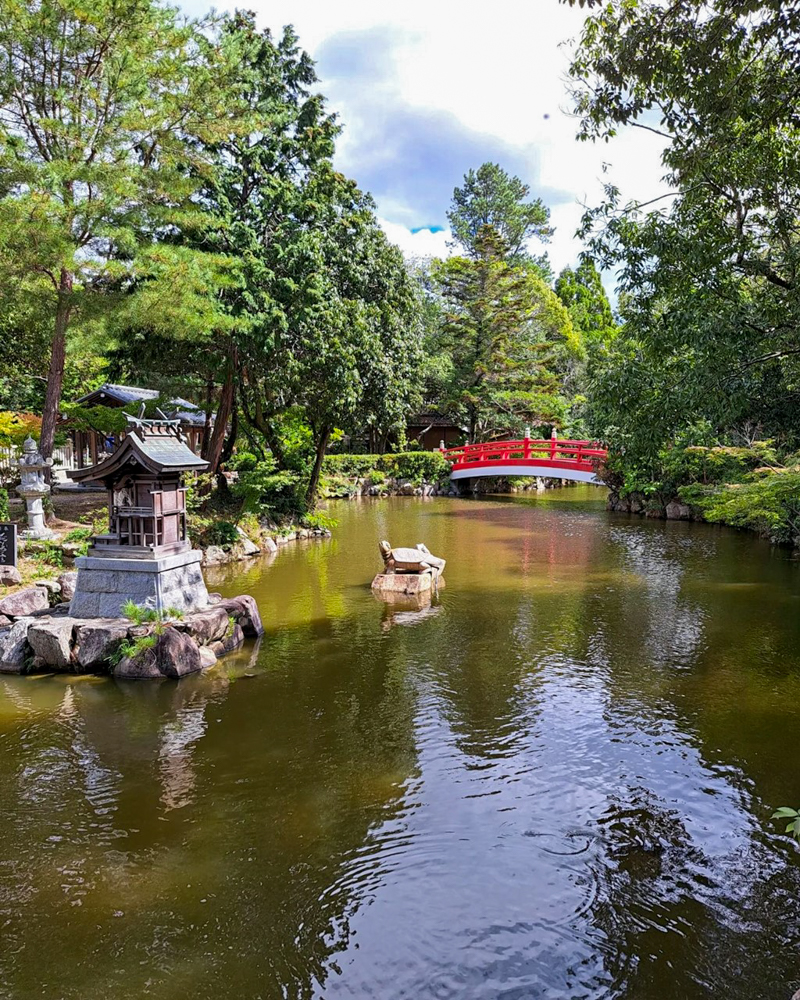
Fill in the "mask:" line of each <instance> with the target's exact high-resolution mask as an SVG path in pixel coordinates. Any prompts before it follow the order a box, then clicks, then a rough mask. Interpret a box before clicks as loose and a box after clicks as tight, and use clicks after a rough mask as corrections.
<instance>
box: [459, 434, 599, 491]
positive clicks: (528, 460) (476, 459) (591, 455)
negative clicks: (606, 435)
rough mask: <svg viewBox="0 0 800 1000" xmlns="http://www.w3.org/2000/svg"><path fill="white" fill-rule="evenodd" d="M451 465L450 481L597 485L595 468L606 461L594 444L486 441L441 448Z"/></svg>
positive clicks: (591, 442)
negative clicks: (525, 479)
mask: <svg viewBox="0 0 800 1000" xmlns="http://www.w3.org/2000/svg"><path fill="white" fill-rule="evenodd" d="M441 452H442V454H443V455H444V457H445V458H446V459H447V460H448V462H451V463H452V470H451V472H450V478H451V479H478V478H481V477H485V476H545V477H550V478H552V479H576V480H578V481H579V482H582V483H599V482H600V479H599V478H598V476H597V471H598V469H599V467H600V466H601V465H602V464H603V463H604V462H605V460H606V458H607V457H608V452H607V451H606V449H605V448H600V447H598V445H597V443H596V442H594V441H562V440H560V439H559V438H546V439H545V438H543V439H536V438H527V437H526V438H522V439H521V440H519V441H486V442H483V443H481V444H465V445H462V446H461V447H460V448H442V449H441Z"/></svg>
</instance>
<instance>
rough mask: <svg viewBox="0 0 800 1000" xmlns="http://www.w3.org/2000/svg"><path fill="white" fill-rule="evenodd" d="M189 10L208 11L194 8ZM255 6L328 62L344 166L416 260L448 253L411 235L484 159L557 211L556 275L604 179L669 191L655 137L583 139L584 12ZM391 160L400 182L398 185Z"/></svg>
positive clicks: (422, 2) (640, 196) (640, 192)
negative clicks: (573, 65)
mask: <svg viewBox="0 0 800 1000" xmlns="http://www.w3.org/2000/svg"><path fill="white" fill-rule="evenodd" d="M185 6H186V7H187V9H191V10H192V12H194V13H200V12H201V10H202V9H203V8H202V7H201V6H199V4H198V0H188V2H187V3H186V4H185ZM228 6H230V7H231V8H232V7H233V6H234V4H232V3H231V4H229V5H228ZM248 6H252V7H254V9H255V10H256V13H257V16H258V20H259V24H260V26H263V27H267V26H268V27H270V28H271V29H272V30H273V31H279V30H280V29H281V27H282V26H283V25H284V24H288V23H291V24H293V25H294V27H295V30H296V31H297V33H298V35H299V37H300V43H301V45H302V46H303V47H304V48H306V49H307V50H308V51H309V52H310V53H311V55H312V56H313V57H315V58H317V57H318V56H320V57H321V59H320V64H319V70H320V75H321V90H322V92H323V93H325V94H326V95H327V96H328V97H329V98H330V104H331V106H332V107H333V108H334V110H336V111H337V112H338V113H339V115H340V118H341V120H342V122H343V124H344V126H345V133H344V136H343V137H342V140H341V142H340V146H339V152H338V154H337V162H338V163H339V164H340V166H341V167H342V169H344V170H346V171H347V172H348V173H349V174H350V175H351V176H353V177H355V179H356V180H357V181H358V182H359V183H361V184H362V186H364V187H366V188H368V189H370V190H371V191H372V193H373V194H374V195H375V196H376V200H377V204H378V214H379V216H380V217H381V219H382V220H383V221H382V224H383V226H384V229H385V230H386V231H387V233H389V235H390V238H391V239H393V240H394V241H395V242H397V243H398V245H400V246H402V248H403V249H404V250H405V251H406V252H410V253H429V252H431V253H442V252H445V250H446V248H445V241H446V238H447V236H446V234H444V233H430V232H424V231H423V232H420V233H416V234H413V233H412V232H411V230H412V229H414V228H418V227H428V226H444V225H446V220H445V212H446V210H447V202H448V200H449V193H450V192H451V191H452V187H453V186H454V184H455V183H457V182H458V181H459V180H460V176H461V175H463V172H464V170H465V169H467V168H468V167H470V166H474V167H477V166H479V165H480V162H481V161H482V159H488V158H492V159H496V160H498V162H500V163H501V165H504V166H506V167H507V169H510V170H511V171H512V172H515V173H518V174H519V175H520V176H523V179H524V180H525V181H526V182H527V183H528V184H530V187H531V190H532V192H533V193H534V194H541V195H542V196H543V197H544V198H545V200H546V201H548V202H549V203H550V206H551V210H552V219H553V223H554V225H555V226H556V230H557V231H556V235H555V237H554V239H553V241H552V243H551V244H550V246H549V248H548V252H549V254H550V258H551V261H552V263H553V266H554V268H555V269H556V270H559V269H560V268H561V267H563V266H565V265H567V264H572V263H574V262H575V261H576V259H577V257H578V254H579V253H580V250H581V249H582V247H581V245H580V243H579V242H578V241H577V240H576V239H575V238H574V232H575V229H576V228H577V225H578V223H579V221H580V217H581V214H582V208H581V204H582V203H589V204H597V203H598V202H599V201H600V199H601V197H602V185H603V183H604V182H605V181H608V180H611V181H613V182H614V183H615V184H616V185H617V186H618V187H619V188H620V190H621V192H622V195H623V199H624V200H648V199H650V198H652V197H654V196H655V195H657V194H659V193H662V192H663V190H664V187H663V185H662V184H661V182H660V176H661V173H662V170H661V167H660V165H659V154H660V148H661V147H660V145H659V140H658V138H657V137H655V136H654V135H652V134H650V133H646V132H643V131H640V130H629V131H628V132H627V133H623V134H622V135H621V136H620V137H618V138H616V139H615V140H613V141H612V142H611V143H609V144H604V143H601V144H597V145H593V144H589V143H580V142H578V141H577V140H576V138H575V133H576V131H577V122H576V120H575V119H574V118H572V117H571V116H570V115H569V113H568V109H569V104H570V100H569V94H568V82H567V69H568V65H569V48H568V47H567V46H566V45H565V44H564V43H565V42H566V41H567V40H568V39H570V38H574V37H576V36H577V35H578V34H579V33H580V30H581V25H582V23H583V19H584V17H585V14H584V12H582V11H580V10H578V9H573V8H570V7H566V6H564V5H562V4H560V3H559V2H558V0H495V2H494V3H493V4H492V5H491V7H490V8H488V9H487V8H486V7H485V6H483V5H481V6H479V5H478V4H476V3H470V2H469V0H466V2H464V3H462V4H460V5H459V6H458V7H456V6H455V5H454V4H451V3H443V2H439V3H436V2H432V0H403V3H400V4H393V5H389V4H386V3H375V2H374V0H370V2H367V0H339V2H338V3H335V4H331V3H330V2H327V0H269V2H267V0H250V4H249V5H248ZM348 33H349V35H348ZM359 46H360V47H359ZM326 54H327V57H326ZM332 54H335V61H334V60H333V59H332ZM326 58H327V64H328V69H329V72H328V75H327V77H326ZM348 60H351V61H352V67H350V66H349V65H348ZM334 63H335V64H334ZM351 69H352V71H350V70H351ZM416 132H418V133H419V135H418V136H417V139H418V141H417V143H416V145H415V143H414V139H415V133H416ZM437 140H438V145H437ZM448 154H450V155H449V156H448ZM478 157H480V158H479V159H477V162H472V161H473V159H476V158H478ZM467 159H469V162H466V161H467ZM393 163H394V165H395V168H396V170H400V171H403V172H404V176H401V177H398V176H397V175H396V174H395V176H389V175H390V173H391V169H392V166H393ZM604 167H605V168H606V169H605V170H604ZM383 181H385V183H382V182H383ZM426 195H428V197H427V198H426ZM434 216H435V217H434Z"/></svg>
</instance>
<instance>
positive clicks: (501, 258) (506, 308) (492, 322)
mask: <svg viewBox="0 0 800 1000" xmlns="http://www.w3.org/2000/svg"><path fill="white" fill-rule="evenodd" d="M436 275H437V277H438V280H439V282H440V283H441V289H442V294H443V297H444V301H445V310H446V311H445V316H444V328H443V335H444V339H445V342H446V347H447V350H448V353H449V354H450V357H451V359H452V374H451V380H450V386H449V398H448V401H447V404H446V405H447V407H448V408H452V409H456V410H457V411H459V412H460V413H462V414H463V415H464V416H465V418H466V420H467V422H468V425H469V439H470V441H476V440H480V439H486V438H491V437H493V436H496V435H497V434H500V433H508V432H516V431H521V430H522V427H523V426H524V425H525V424H550V425H553V424H559V423H560V421H561V419H562V417H563V413H564V405H565V401H564V400H563V398H562V397H561V395H560V389H561V379H560V377H559V376H560V371H561V369H563V365H564V359H565V357H566V356H568V355H569V354H571V353H574V352H577V351H579V350H580V348H579V346H578V344H577V342H576V340H575V337H574V333H573V331H572V325H571V323H570V319H569V314H568V313H567V310H566V309H565V307H564V306H563V305H562V303H561V302H560V301H559V299H558V298H557V296H556V295H555V294H554V293H553V292H552V291H551V290H550V289H549V288H548V287H547V286H546V285H545V284H544V282H543V281H542V279H541V278H540V277H539V275H538V274H537V273H536V271H535V269H534V268H532V267H530V266H524V265H519V264H514V263H513V262H512V261H511V260H509V257H508V247H507V245H506V243H505V241H504V240H503V239H502V237H501V236H500V235H499V234H498V233H497V231H496V230H495V229H494V228H493V227H492V226H488V225H487V226H483V227H482V229H481V230H480V231H479V233H478V234H477V237H476V239H475V254H474V256H472V257H451V258H449V259H448V260H445V261H441V262H439V264H438V266H437V269H436Z"/></svg>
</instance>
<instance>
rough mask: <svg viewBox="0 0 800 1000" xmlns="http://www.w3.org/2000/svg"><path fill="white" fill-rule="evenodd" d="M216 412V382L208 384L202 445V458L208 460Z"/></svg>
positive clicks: (211, 381)
mask: <svg viewBox="0 0 800 1000" xmlns="http://www.w3.org/2000/svg"><path fill="white" fill-rule="evenodd" d="M213 410H214V380H213V379H209V380H208V383H207V384H206V419H205V422H204V424H203V440H202V443H201V444H200V457H201V458H205V459H206V460H208V446H209V445H210V444H211V415H212V413H213Z"/></svg>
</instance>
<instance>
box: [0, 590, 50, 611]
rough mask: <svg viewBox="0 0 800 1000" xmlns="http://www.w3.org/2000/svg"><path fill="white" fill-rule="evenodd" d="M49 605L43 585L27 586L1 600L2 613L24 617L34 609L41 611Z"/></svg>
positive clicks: (0, 608) (0, 609)
mask: <svg viewBox="0 0 800 1000" xmlns="http://www.w3.org/2000/svg"><path fill="white" fill-rule="evenodd" d="M49 606H50V601H49V600H48V596H47V591H46V590H45V589H44V588H43V587H26V588H25V589H24V590H18V591H17V592H16V593H14V594H9V595H8V597H4V598H3V599H2V600H0V615H6V616H7V617H8V618H24V617H25V615H29V614H30V613H31V612H32V611H41V610H43V609H44V608H48V607H49Z"/></svg>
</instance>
